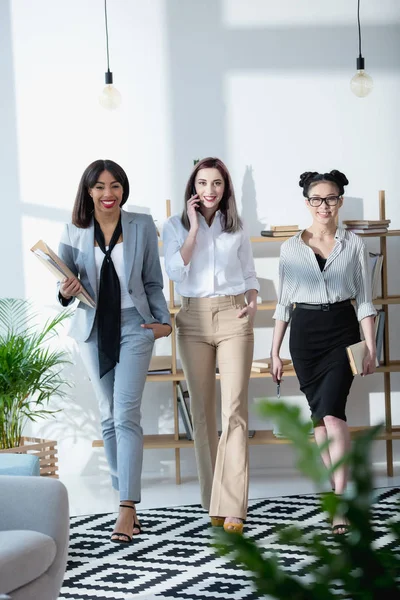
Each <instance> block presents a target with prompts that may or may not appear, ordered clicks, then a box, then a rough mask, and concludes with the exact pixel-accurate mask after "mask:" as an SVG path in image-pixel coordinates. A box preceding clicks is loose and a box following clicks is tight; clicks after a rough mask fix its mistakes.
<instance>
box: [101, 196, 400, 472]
mask: <svg viewBox="0 0 400 600" xmlns="http://www.w3.org/2000/svg"><path fill="white" fill-rule="evenodd" d="M170 215H171V203H170V201H169V200H167V217H169V216H170ZM379 218H380V219H385V218H386V212H385V192H384V191H380V192H379ZM394 236H400V230H391V231H388V232H387V233H383V234H374V233H366V234H362V236H361V237H367V238H370V237H375V238H380V252H381V254H383V256H384V259H383V266H382V275H381V277H382V297H381V298H376V299H375V300H374V304H375V305H376V306H382V308H383V310H384V312H385V334H384V344H383V361H382V362H381V365H380V366H379V367H378V368H377V370H376V372H377V373H382V374H383V379H384V394H385V430H384V431H383V433H382V434H381V435H380V436H379V437H378V439H379V440H385V442H386V466H387V474H388V476H390V477H392V476H393V440H400V427H393V425H392V407H391V381H390V374H391V373H394V372H397V373H399V372H400V360H390V348H389V306H390V305H394V304H400V295H389V294H388V273H387V242H386V238H388V237H394ZM287 239H289V238H287V237H261V236H260V237H252V238H251V241H252V242H253V243H265V242H267V243H268V242H284V241H285V240H287ZM159 246H162V242H161V241H160V242H159ZM169 297H170V300H169V309H170V313H171V324H172V333H171V354H172V373H164V374H159V375H148V376H147V380H146V381H148V382H159V383H161V382H169V383H171V384H172V398H173V404H174V433H172V434H152V435H145V436H144V447H145V448H147V449H174V450H175V466H176V470H175V479H176V483H177V484H179V483H180V482H181V469H180V450H181V449H182V448H192V447H193V442H192V441H190V440H188V439H186V437H185V436H184V435H182V434H180V433H179V415H178V405H177V383H178V382H179V381H184V380H185V376H184V373H183V371H182V370H180V369H178V368H177V353H176V328H175V318H176V314H177V313H178V312H179V309H180V306H179V305H176V304H175V302H174V284H173V282H172V281H170V282H169ZM275 306H276V301H274V300H271V301H264V302H262V303H261V304H259V305H258V310H261V311H271V310H275ZM295 376H296V373H295V372H294V370H293V368H292V369H290V368H289V369H286V370H285V377H295ZM270 377H271V375H270V374H269V373H255V372H252V373H251V375H250V379H262V378H270ZM216 379H217V380H218V379H219V375H218V374H216ZM365 429H368V427H351V428H350V430H351V435H352V437H354V436H356V435H357V434H358V433H360V431H364V430H365ZM287 443H289V441H288V440H286V439H284V438H278V437H276V436H275V435H274V434H273V432H272V431H271V430H258V431H256V432H255V435H254V437H253V438H250V439H249V445H251V446H257V445H265V444H287ZM92 446H93V447H95V448H97V447H101V446H103V441H102V440H94V441H93V443H92Z"/></svg>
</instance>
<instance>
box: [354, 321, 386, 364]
mask: <svg viewBox="0 0 400 600" xmlns="http://www.w3.org/2000/svg"><path fill="white" fill-rule="evenodd" d="M384 324H385V313H384V311H383V310H379V311H378V313H377V315H376V317H375V344H376V363H375V365H376V366H377V367H379V361H380V357H381V354H382V345H383V333H384ZM378 345H379V349H378ZM346 352H347V356H348V359H349V363H350V367H351V370H352V373H353V375H361V373H362V372H363V362H364V358H365V355H366V353H367V344H366V342H365V340H362V341H361V342H357V343H356V344H352V345H351V346H347V348H346Z"/></svg>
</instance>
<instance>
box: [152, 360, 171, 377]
mask: <svg viewBox="0 0 400 600" xmlns="http://www.w3.org/2000/svg"><path fill="white" fill-rule="evenodd" d="M148 372H149V374H150V375H161V374H163V373H172V356H152V357H151V360H150V365H149V369H148Z"/></svg>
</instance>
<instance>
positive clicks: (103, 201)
mask: <svg viewBox="0 0 400 600" xmlns="http://www.w3.org/2000/svg"><path fill="white" fill-rule="evenodd" d="M123 193H124V189H123V187H122V185H121V184H120V183H119V182H118V181H117V180H116V179H115V177H114V175H112V174H111V173H110V171H103V172H102V173H100V175H99V178H98V180H97V182H96V183H95V185H94V186H93V187H92V188H89V194H90V196H91V197H92V199H93V204H94V216H95V217H96V218H98V217H100V218H101V217H102V216H107V218H108V217H110V216H116V215H117V214H119V210H120V204H121V202H122V197H123Z"/></svg>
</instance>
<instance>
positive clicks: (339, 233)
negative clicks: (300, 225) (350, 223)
mask: <svg viewBox="0 0 400 600" xmlns="http://www.w3.org/2000/svg"><path fill="white" fill-rule="evenodd" d="M303 231H305V229H302V230H301V231H299V233H296V235H295V237H296V238H297V239H298V241H299V242H302V241H303V240H302V237H301V236H302V235H303ZM345 235H346V229H344V228H343V227H338V228H337V229H336V233H335V240H336V241H337V242H342V241H343V240H344V238H345Z"/></svg>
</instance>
